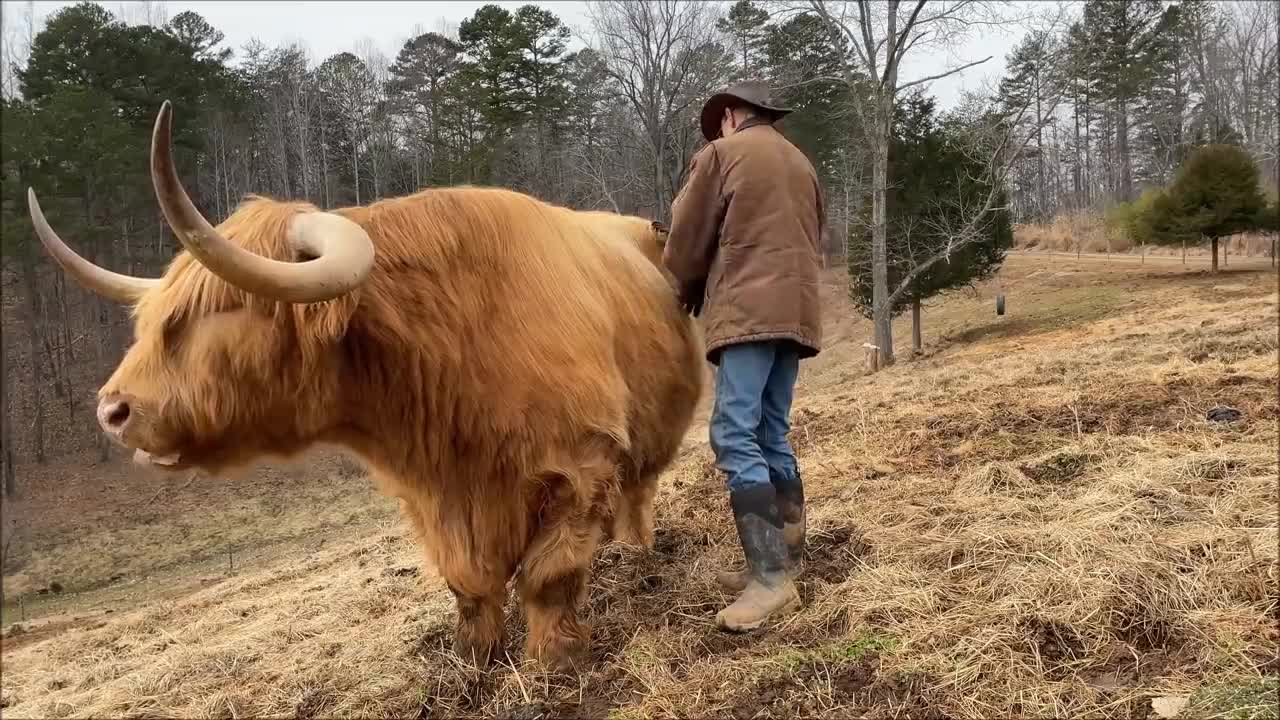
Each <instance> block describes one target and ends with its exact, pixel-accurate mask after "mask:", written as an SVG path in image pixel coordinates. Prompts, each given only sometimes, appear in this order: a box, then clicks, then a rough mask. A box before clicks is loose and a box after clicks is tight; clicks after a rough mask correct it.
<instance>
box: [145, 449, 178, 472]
mask: <svg viewBox="0 0 1280 720" xmlns="http://www.w3.org/2000/svg"><path fill="white" fill-rule="evenodd" d="M133 461H134V462H135V463H137V464H139V465H147V466H151V467H162V468H166V469H169V470H176V469H179V468H180V467H181V466H182V455H181V454H180V453H176V452H172V453H167V454H165V455H153V454H151V453H149V452H147V451H146V450H142V449H137V450H134V451H133Z"/></svg>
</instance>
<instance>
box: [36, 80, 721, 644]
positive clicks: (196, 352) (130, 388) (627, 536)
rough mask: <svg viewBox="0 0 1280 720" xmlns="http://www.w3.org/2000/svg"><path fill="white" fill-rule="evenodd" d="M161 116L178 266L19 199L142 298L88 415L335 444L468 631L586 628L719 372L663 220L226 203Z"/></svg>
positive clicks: (93, 272)
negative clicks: (189, 182)
mask: <svg viewBox="0 0 1280 720" xmlns="http://www.w3.org/2000/svg"><path fill="white" fill-rule="evenodd" d="M170 114H171V109H170V105H169V103H168V102H167V101H166V102H165V104H164V105H163V106H162V108H161V110H160V113H159V116H158V117H157V120H156V124H155V128H154V131H153V135H152V147H151V174H152V180H153V183H154V186H155V191H156V196H157V198H158V200H159V205H160V208H161V210H162V211H163V213H164V216H165V218H166V219H167V221H168V223H169V225H170V226H171V227H172V228H173V231H174V233H175V235H176V236H177V237H178V239H179V240H180V241H181V242H182V244H183V245H184V246H185V251H184V252H182V253H180V254H179V255H177V257H176V258H175V259H174V260H173V261H172V263H171V264H170V265H169V267H168V268H167V269H166V271H165V273H164V274H163V276H162V277H160V278H158V279H141V278H135V277H130V276H127V275H120V274H117V273H114V272H111V271H108V270H105V269H103V268H100V267H97V266H96V265H93V264H92V263H90V262H88V261H86V260H84V259H83V258H81V257H79V256H78V255H76V254H75V253H74V252H73V251H72V250H70V249H69V248H68V247H67V245H66V244H65V243H63V242H62V240H60V239H59V238H58V236H57V234H56V233H55V232H54V231H53V230H52V229H51V228H50V227H49V225H48V223H47V222H46V221H45V218H44V216H43V214H42V213H41V211H40V207H39V205H38V204H37V202H36V199H35V194H34V192H29V195H28V200H29V203H30V211H31V217H32V221H33V223H34V225H35V228H36V231H37V234H38V235H39V237H40V240H41V241H42V242H43V244H44V245H45V247H46V248H47V249H48V251H49V252H50V253H51V254H52V255H53V257H54V258H55V259H56V260H57V261H58V262H59V264H60V265H61V266H62V267H63V268H64V270H65V271H66V272H68V273H69V274H70V275H72V276H73V277H75V278H76V279H77V280H78V281H79V282H80V283H82V284H83V285H85V286H86V287H88V288H90V289H91V290H94V291H95V292H98V293H100V294H102V295H103V296H105V297H107V298H110V299H112V300H115V301H118V302H121V303H125V304H128V305H130V306H132V308H133V316H134V323H135V326H134V342H133V344H132V345H131V346H130V347H129V349H128V351H127V352H126V354H125V356H124V358H123V360H122V361H121V362H120V364H119V366H118V367H117V368H116V370H115V372H114V374H112V376H111V377H110V378H109V379H108V380H107V382H106V383H105V384H104V385H103V386H102V388H101V389H100V391H99V405H98V422H99V423H100V424H101V426H102V428H103V430H104V432H106V433H107V434H108V435H110V436H111V437H112V438H113V439H114V440H115V441H117V442H118V443H119V444H121V445H123V446H125V447H128V448H130V449H132V450H134V451H135V452H134V455H135V460H136V461H137V462H140V463H143V464H147V465H150V466H153V467H157V468H161V469H164V470H168V471H180V470H184V469H188V468H194V469H202V470H206V471H209V472H211V473H218V472H223V471H226V470H228V469H234V468H241V467H246V466H247V465H249V464H250V463H252V462H254V461H257V460H259V459H263V458H270V457H282V458H288V457H295V456H297V455H298V454H299V453H301V452H303V451H304V450H306V449H307V448H309V447H311V446H313V445H315V444H317V443H324V444H336V445H339V446H341V447H344V448H346V449H348V450H349V451H351V452H352V453H354V454H355V455H357V456H358V457H360V458H361V459H362V460H363V461H364V462H365V463H366V465H367V466H368V468H369V469H370V471H371V474H372V475H373V476H374V477H375V479H376V480H377V482H378V483H379V486H380V487H381V488H382V489H383V491H384V492H386V493H387V494H389V495H392V496H395V497H398V498H399V499H400V501H401V508H402V511H403V512H404V513H405V514H406V515H407V516H408V518H409V520H410V522H411V523H412V525H413V528H414V530H415V531H416V534H417V536H418V538H419V541H420V543H421V545H422V547H423V549H424V551H425V554H426V556H427V558H428V560H429V561H430V562H431V563H432V564H433V565H434V566H435V567H436V568H437V570H438V571H439V573H440V574H441V576H443V578H444V580H445V581H446V582H447V584H448V587H449V588H450V590H452V592H453V594H454V596H455V597H456V599H457V610H458V617H457V628H456V633H455V639H454V647H455V649H456V650H457V651H458V653H459V654H460V655H462V656H463V657H464V658H466V659H468V660H472V661H474V662H476V663H478V664H481V665H485V664H488V662H489V661H490V660H491V659H493V658H494V657H495V654H496V653H498V652H500V651H501V650H502V649H503V648H504V645H505V637H504V630H503V625H504V622H503V604H504V601H505V597H506V585H507V582H508V581H509V580H511V579H512V578H513V577H514V578H516V587H517V589H518V592H519V595H520V599H521V602H522V604H523V607H524V610H525V614H526V617H527V619H528V625H529V632H528V639H527V642H526V646H525V653H526V656H528V657H530V658H532V659H535V660H540V661H542V662H544V663H545V664H547V665H550V666H552V667H553V668H566V667H567V666H571V665H573V664H575V661H576V660H577V659H579V658H581V656H582V653H583V652H584V651H585V650H587V649H588V647H589V644H590V643H589V630H588V628H587V627H586V625H585V623H584V622H583V621H582V619H581V618H580V617H579V614H578V606H579V605H580V604H581V602H582V601H583V600H584V598H585V595H586V592H587V583H588V573H589V568H590V562H591V558H592V555H593V551H594V549H595V548H596V545H597V544H598V542H600V541H601V539H602V538H603V537H604V536H606V535H607V536H611V537H615V538H617V539H619V540H622V541H625V542H630V543H634V544H638V545H642V546H651V545H652V542H653V516H652V504H653V496H654V493H655V491H656V487H657V477H658V474H659V473H660V472H661V471H662V470H663V469H664V468H665V467H666V466H667V465H668V464H669V463H670V462H671V461H672V459H673V458H674V457H675V455H676V453H677V451H678V450H679V447H680V443H681V441H682V439H683V436H684V433H685V430H686V429H687V428H688V426H689V424H690V422H691V420H692V416H693V412H694V408H695V405H696V404H697V401H698V397H699V394H700V393H701V391H702V385H703V383H704V374H703V363H704V353H703V343H702V339H701V335H700V334H699V333H698V330H697V329H696V327H695V325H694V323H693V320H692V319H691V318H690V317H688V316H687V315H686V314H685V313H684V312H683V311H682V310H681V308H680V306H679V304H678V303H677V300H676V296H675V294H674V292H673V291H672V288H671V286H670V283H669V282H668V280H667V279H665V278H664V275H663V273H662V271H661V269H660V267H657V266H656V264H655V263H654V262H653V259H652V256H653V253H652V248H654V247H659V245H657V244H655V243H660V242H661V240H660V239H658V238H657V233H658V232H660V228H658V227H656V226H654V225H653V224H651V223H650V222H649V221H647V220H643V219H640V218H626V217H623V216H618V215H609V214H608V213H602V214H597V213H578V212H575V211H571V210H567V209H565V208H560V207H556V206H552V205H549V204H546V203H543V202H540V201H538V200H536V199H534V198H532V197H529V196H527V195H523V194H520V193H516V192H511V191H507V190H501V189H493V188H476V187H460V188H443V189H428V190H423V191H421V192H418V193H415V194H412V195H409V196H406V197H400V198H394V199H387V200H380V201H378V202H374V203H372V204H370V205H367V206H362V207H348V208H342V209H338V210H332V211H328V212H322V211H320V210H319V209H317V208H316V207H314V206H313V205H310V204H308V203H303V202H281V201H276V200H272V199H267V198H263V197H257V196H251V197H250V198H248V199H247V200H246V201H245V202H244V203H242V204H241V205H240V206H239V207H238V208H237V209H236V210H235V211H234V212H233V213H232V214H231V215H230V217H228V218H227V219H226V220H224V221H223V222H222V223H221V224H219V225H217V226H216V227H215V226H213V225H211V224H210V223H209V222H208V221H207V220H206V219H205V218H204V217H203V216H201V214H200V213H199V211H198V210H197V209H196V208H195V206H194V205H193V204H192V202H191V200H190V199H189V197H188V195H187V193H186V191H185V190H184V189H183V187H182V184H181V182H180V181H179V179H178V175H177V171H176V169H175V167H174V163H173V160H172V158H171V155H170V153H171V120H170Z"/></svg>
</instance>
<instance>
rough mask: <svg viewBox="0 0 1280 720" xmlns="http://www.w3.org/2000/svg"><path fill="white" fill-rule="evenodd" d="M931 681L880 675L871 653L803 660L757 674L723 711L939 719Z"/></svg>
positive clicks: (743, 719) (751, 715) (749, 715)
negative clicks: (839, 659)
mask: <svg viewBox="0 0 1280 720" xmlns="http://www.w3.org/2000/svg"><path fill="white" fill-rule="evenodd" d="M817 678H821V679H822V680H821V681H820V682H819V681H817V680H816V679H817ZM933 680H934V679H933V678H931V677H929V676H927V675H924V674H906V673H888V674H882V673H881V672H880V659H879V657H878V656H876V655H875V654H874V653H873V654H871V655H868V656H867V657H864V658H862V659H861V660H858V661H850V662H840V663H827V662H822V661H814V660H807V661H804V662H802V663H800V664H799V665H798V666H796V667H792V668H787V669H786V670H785V671H783V672H775V673H770V674H765V675H761V676H757V677H756V678H755V680H754V681H753V682H752V683H751V684H750V685H748V686H747V687H744V688H740V689H738V690H736V691H735V692H734V697H733V700H732V701H731V702H730V703H729V709H728V711H727V713H726V714H727V716H729V717H733V718H737V719H740V720H748V719H755V718H793V717H822V716H843V717H884V716H886V715H893V716H896V717H910V718H921V719H922V720H924V719H928V720H943V719H944V718H946V715H945V714H944V713H942V712H941V710H940V709H938V708H937V707H936V706H934V704H933V703H932V702H931V701H930V698H929V697H928V695H927V692H926V690H925V688H927V687H928V686H929V685H931V684H933ZM888 708H892V710H891V711H886V710H887V709H888Z"/></svg>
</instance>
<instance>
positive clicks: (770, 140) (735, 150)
mask: <svg viewBox="0 0 1280 720" xmlns="http://www.w3.org/2000/svg"><path fill="white" fill-rule="evenodd" d="M709 144H720V145H719V147H718V148H717V152H718V153H719V154H720V156H721V157H729V158H733V157H749V156H752V155H757V151H759V150H761V149H763V148H770V149H771V151H770V152H767V153H765V154H764V155H763V156H759V155H757V157H761V158H769V160H764V161H765V162H772V163H778V162H781V163H782V164H784V165H788V166H792V167H802V168H805V169H807V170H808V171H810V172H815V173H816V170H814V167H813V163H811V162H810V161H809V156H807V155H805V154H804V151H803V150H801V149H800V148H799V147H797V146H796V144H795V143H793V142H791V140H789V139H788V138H787V136H786V135H784V134H782V131H781V130H779V129H778V128H776V127H773V126H771V125H761V126H758V127H753V128H749V129H748V131H747V132H741V133H734V134H733V135H730V136H729V137H727V138H719V139H717V140H716V141H715V143H709Z"/></svg>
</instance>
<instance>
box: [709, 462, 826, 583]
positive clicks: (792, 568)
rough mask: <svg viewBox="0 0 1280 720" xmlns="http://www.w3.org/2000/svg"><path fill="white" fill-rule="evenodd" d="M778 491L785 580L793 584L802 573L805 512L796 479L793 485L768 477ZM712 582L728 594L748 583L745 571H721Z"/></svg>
mask: <svg viewBox="0 0 1280 720" xmlns="http://www.w3.org/2000/svg"><path fill="white" fill-rule="evenodd" d="M771 475H772V477H771V480H772V482H773V486H774V488H776V489H777V491H778V506H779V508H780V509H781V510H782V522H783V525H782V537H783V540H784V542H786V545H787V577H789V578H791V579H792V580H795V579H797V578H799V577H800V573H802V572H804V540H805V532H806V525H805V509H804V482H803V481H802V480H801V479H800V476H799V475H796V479H795V481H794V482H787V481H784V480H782V479H781V477H779V476H778V475H776V474H771ZM716 581H717V582H719V583H720V586H721V587H722V588H724V589H725V590H728V591H729V592H742V591H743V590H745V589H746V588H747V583H748V582H750V581H751V572H750V571H749V570H722V571H720V572H718V573H716Z"/></svg>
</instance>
